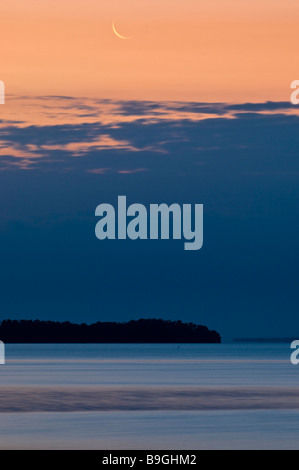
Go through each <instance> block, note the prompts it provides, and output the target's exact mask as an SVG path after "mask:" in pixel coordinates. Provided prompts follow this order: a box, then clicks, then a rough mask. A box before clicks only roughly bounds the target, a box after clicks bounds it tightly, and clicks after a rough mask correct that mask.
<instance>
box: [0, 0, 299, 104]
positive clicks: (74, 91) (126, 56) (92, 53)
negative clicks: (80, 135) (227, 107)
mask: <svg viewBox="0 0 299 470" xmlns="http://www.w3.org/2000/svg"><path fill="white" fill-rule="evenodd" d="M0 13H1V14H0V44H1V74H2V77H1V79H2V80H4V81H5V82H6V83H7V88H8V92H9V93H13V94H15V93H22V94H26V95H35V94H63V95H67V96H70V95H71V96H74V95H76V96H87V95H88V96H98V97H101V98H103V97H107V98H112V99H141V100H192V101H193V100H199V101H209V102H211V101H212V102H215V101H226V102H227V101H239V102H244V101H264V100H282V101H285V100H288V99H289V84H290V82H291V81H292V80H294V79H296V74H297V70H298V25H297V19H298V13H299V4H298V1H297V0H250V1H249V0H184V1H182V0H163V1H161V0H142V1H140V0H100V1H99V0H59V2H58V1H53V0H43V1H40V0H1V7H0ZM113 18H115V22H116V26H117V28H118V30H119V32H120V33H121V34H123V35H125V36H130V37H132V39H131V40H129V41H122V40H120V39H118V38H117V37H116V36H115V35H114V34H113V32H112V27H111V25H112V20H113Z"/></svg>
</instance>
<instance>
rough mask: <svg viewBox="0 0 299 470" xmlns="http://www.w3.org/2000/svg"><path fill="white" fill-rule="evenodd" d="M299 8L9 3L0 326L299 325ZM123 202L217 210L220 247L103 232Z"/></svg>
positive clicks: (257, 329)
mask: <svg viewBox="0 0 299 470" xmlns="http://www.w3.org/2000/svg"><path fill="white" fill-rule="evenodd" d="M298 13H299V3H298V0H159V1H158V0H121V1H120V0H59V1H58V0H1V5H0V44H1V56H0V57H1V69H0V80H3V81H4V82H5V86H6V102H5V105H4V106H2V105H1V106H0V201H1V204H0V242H1V243H0V260H1V268H0V286H1V295H0V319H4V318H18V319H20V318H25V319H26V318H33V319H34V318H40V319H45V320H70V321H77V322H82V321H85V322H94V321H98V320H117V321H124V320H130V319H137V318H141V317H144V318H148V317H149V318H152V317H158V318H164V319H180V320H184V321H194V322H195V323H200V324H205V325H207V326H208V327H209V328H212V329H216V330H217V331H219V332H220V334H222V335H223V336H224V337H225V338H232V337H233V336H243V337H244V336H281V335H283V336H294V334H295V332H297V333H298V330H299V317H298V308H299V298H298V258H299V245H298V238H299V218H298V211H299V197H298V175H299V160H298V148H299V132H298V129H299V106H294V105H292V104H291V103H290V94H291V90H290V84H291V82H292V81H293V80H295V79H299V76H298V74H299V72H298ZM114 18H115V24H116V26H117V28H118V30H119V32H120V33H121V34H122V35H125V36H130V37H132V39H130V40H121V39H119V38H117V37H116V35H115V34H114V33H113V31H112V21H113V19H114ZM119 195H126V196H127V200H128V203H129V204H131V203H135V202H138V203H141V204H144V205H145V206H148V205H149V204H160V203H167V204H171V203H174V202H175V203H179V204H184V203H188V204H195V203H197V204H203V205H204V244H203V248H202V249H201V250H198V251H197V252H193V253H190V252H188V253H187V252H185V251H184V250H182V247H181V244H180V243H176V241H171V240H170V241H169V240H161V241H159V240H157V241H154V240H147V241H142V240H137V241H134V242H133V241H130V240H118V241H115V243H114V241H111V240H109V241H103V242H100V241H99V240H97V239H96V237H95V232H94V230H95V224H96V222H97V220H96V218H95V214H94V211H95V208H96V207H97V206H98V205H99V204H101V203H111V204H113V205H115V203H116V201H117V197H118V196H119ZM110 242H111V243H110ZM143 242H144V243H143Z"/></svg>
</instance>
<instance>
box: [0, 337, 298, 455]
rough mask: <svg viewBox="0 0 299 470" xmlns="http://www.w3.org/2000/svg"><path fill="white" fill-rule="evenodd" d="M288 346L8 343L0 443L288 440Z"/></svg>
mask: <svg viewBox="0 0 299 470" xmlns="http://www.w3.org/2000/svg"><path fill="white" fill-rule="evenodd" d="M290 352H291V351H290V349H289V345H288V344H220V345H201V344H178V345H177V344H167V345H166V344H134V345H131V344H126V345H123V344H115V345H114V344H88V345H77V344H76V345H63V344H58V345H49V344H48V345H39V344H35V345H30V344H27V345H23V344H22V345H10V344H8V345H6V362H7V363H6V365H5V366H3V367H1V368H0V380H1V386H0V414H1V424H0V448H18V447H21V448H93V449H96V448H103V449H105V448H146V449H149V448H151V447H152V448H159V449H163V447H164V448H165V449H167V448H170V447H171V448H173V449H175V448H177V449H191V448H194V449H195V448H270V447H271V446H272V447H273V448H275V446H276V448H277V447H279V448H296V446H297V443H296V440H295V438H294V435H295V432H294V430H295V431H299V424H297V423H298V422H299V420H296V419H294V417H295V416H297V414H298V413H299V393H298V392H297V390H298V383H299V377H298V373H297V369H296V367H295V366H293V365H292V364H291V363H290ZM288 423H289V424H288ZM103 426H104V428H105V432H103ZM154 428H155V432H154V433H153V429H154ZM297 428H298V430H297ZM277 429H279V430H280V431H279V435H278V434H277V432H278V431H277ZM257 432H258V433H259V439H257ZM37 434H38V437H37Z"/></svg>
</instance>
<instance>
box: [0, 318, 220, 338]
mask: <svg viewBox="0 0 299 470" xmlns="http://www.w3.org/2000/svg"><path fill="white" fill-rule="evenodd" d="M0 339H1V340H2V341H3V342H4V343H221V336H220V335H219V333H217V331H214V330H209V329H208V328H207V327H206V326H202V325H196V324H194V323H183V322H182V321H180V320H178V321H171V320H161V319H139V320H131V321H128V322H123V323H117V322H96V323H93V324H90V325H88V324H86V323H81V324H76V323H71V322H69V321H65V322H56V321H41V320H3V321H2V322H1V323H0Z"/></svg>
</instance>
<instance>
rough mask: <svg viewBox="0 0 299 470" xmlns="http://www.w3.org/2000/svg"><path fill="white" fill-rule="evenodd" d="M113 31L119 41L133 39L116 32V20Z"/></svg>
mask: <svg viewBox="0 0 299 470" xmlns="http://www.w3.org/2000/svg"><path fill="white" fill-rule="evenodd" d="M112 29H113V32H114V34H115V35H116V36H117V37H118V38H119V39H131V38H129V37H128V36H122V35H121V34H119V33H118V32H117V31H116V28H115V21H114V20H113V21H112Z"/></svg>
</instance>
